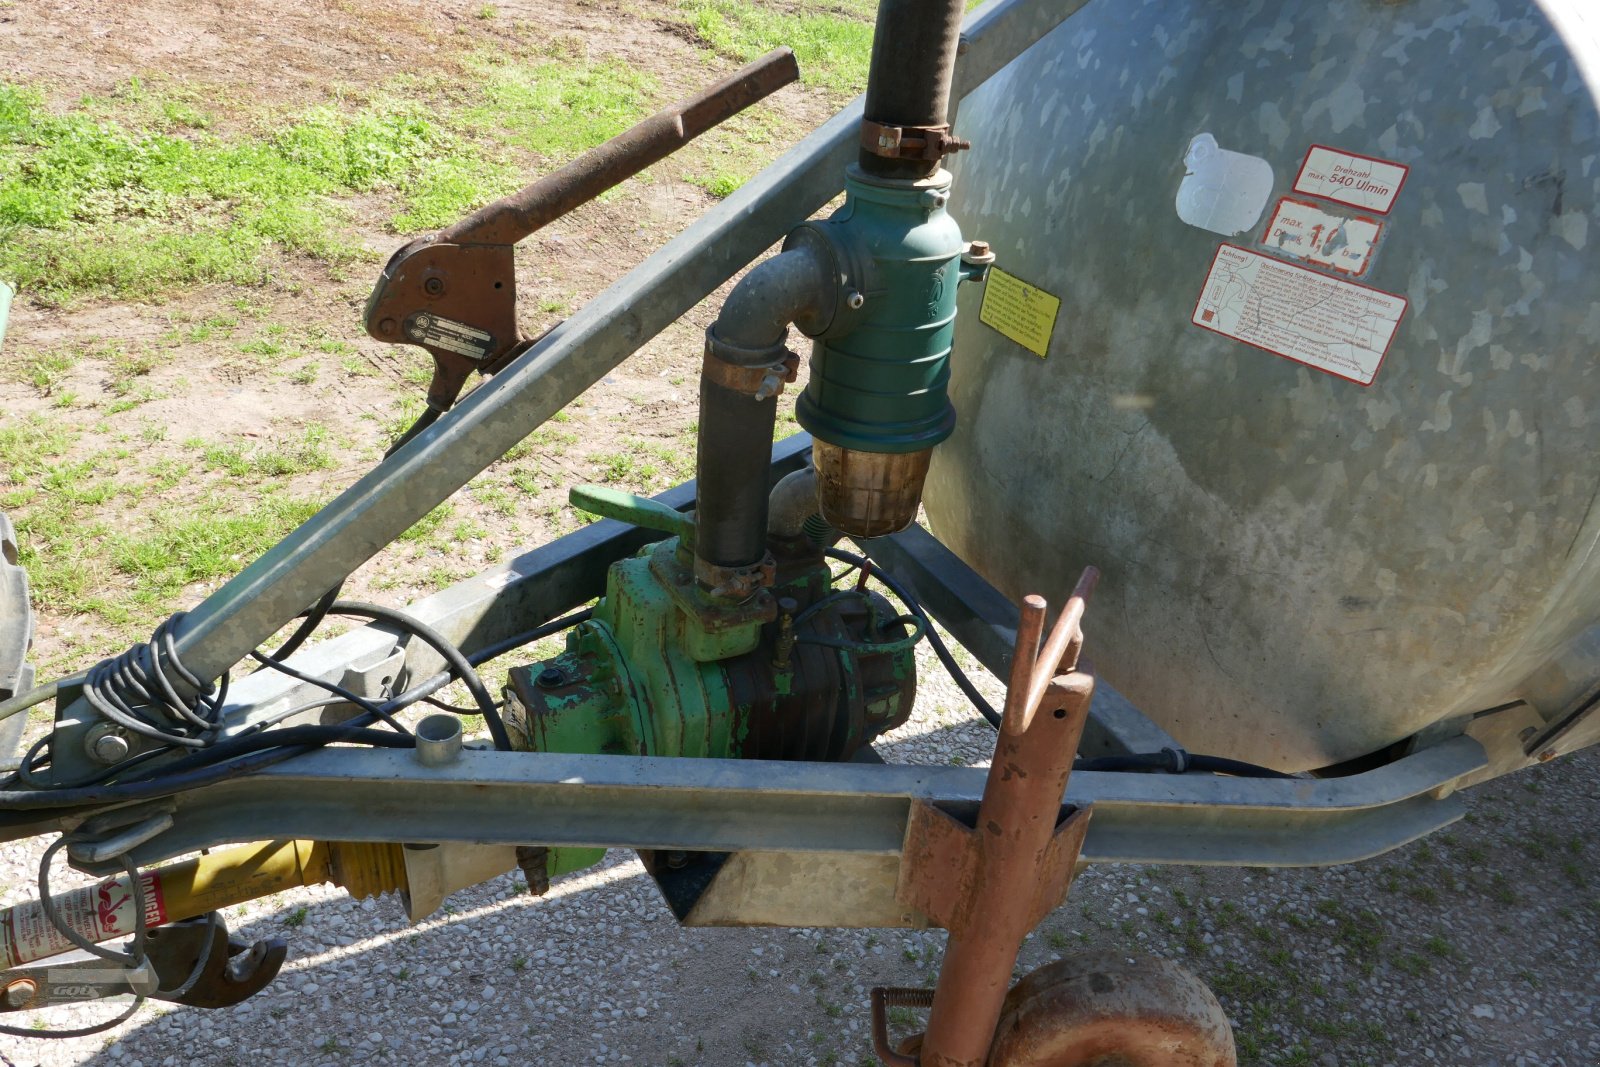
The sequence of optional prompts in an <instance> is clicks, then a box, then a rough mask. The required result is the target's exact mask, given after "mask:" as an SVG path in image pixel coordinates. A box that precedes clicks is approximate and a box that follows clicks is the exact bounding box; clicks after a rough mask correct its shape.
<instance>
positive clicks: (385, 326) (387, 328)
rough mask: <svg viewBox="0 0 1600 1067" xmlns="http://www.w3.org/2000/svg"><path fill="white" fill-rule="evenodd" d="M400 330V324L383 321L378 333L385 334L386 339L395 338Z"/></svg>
mask: <svg viewBox="0 0 1600 1067" xmlns="http://www.w3.org/2000/svg"><path fill="white" fill-rule="evenodd" d="M399 328H400V324H399V323H397V322H395V321H394V320H393V319H383V320H382V321H380V322H379V323H378V332H379V333H381V334H383V336H385V337H393V336H394V334H395V331H396V330H398V329H399Z"/></svg>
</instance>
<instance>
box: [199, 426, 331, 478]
mask: <svg viewBox="0 0 1600 1067" xmlns="http://www.w3.org/2000/svg"><path fill="white" fill-rule="evenodd" d="M203 455H204V458H205V462H206V464H207V466H209V467H211V468H212V469H214V470H220V471H224V472H226V473H228V474H230V475H232V476H233V477H235V478H248V477H250V476H252V475H261V476H264V477H268V478H282V477H285V476H288V475H292V474H303V473H305V472H307V471H318V470H327V469H328V468H329V467H331V466H333V455H332V454H331V453H330V452H329V450H328V431H327V429H326V428H324V427H322V426H316V425H313V426H308V427H307V428H306V431H305V433H304V434H303V435H302V436H301V438H300V440H298V441H291V442H287V443H284V444H281V445H266V446H259V445H258V446H255V447H246V446H245V445H243V444H241V443H239V442H217V443H214V444H208V445H206V446H205V447H204V450H203Z"/></svg>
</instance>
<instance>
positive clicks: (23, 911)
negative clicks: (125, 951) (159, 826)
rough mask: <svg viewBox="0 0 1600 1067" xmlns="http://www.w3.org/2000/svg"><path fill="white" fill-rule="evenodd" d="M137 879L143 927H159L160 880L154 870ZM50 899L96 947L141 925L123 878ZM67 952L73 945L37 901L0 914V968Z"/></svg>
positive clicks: (162, 910) (163, 911)
mask: <svg viewBox="0 0 1600 1067" xmlns="http://www.w3.org/2000/svg"><path fill="white" fill-rule="evenodd" d="M139 881H140V883H141V884H142V885H143V887H144V925H145V926H147V927H149V926H160V925H161V924H162V923H164V922H166V921H167V907H166V900H165V899H164V896H163V894H162V891H161V882H160V880H159V879H158V878H157V877H156V875H155V873H154V872H153V871H146V872H144V873H143V874H141V875H139ZM52 900H53V901H54V904H55V910H56V915H57V916H58V917H59V918H60V919H61V921H62V922H63V923H65V924H66V925H67V926H70V927H71V928H72V929H73V930H75V931H76V932H77V933H78V934H79V935H81V936H82V937H85V938H87V939H88V940H90V941H93V942H96V943H98V942H101V941H114V940H116V939H118V938H123V937H127V936H128V935H130V934H132V933H133V931H134V927H135V926H136V925H137V924H138V922H139V916H138V915H137V913H136V912H135V910H134V906H133V904H134V900H133V889H132V887H131V886H130V884H129V882H128V876H127V875H122V876H120V877H117V878H109V879H107V880H106V881H103V882H100V883H99V884H97V885H86V886H84V887H82V888H81V889H71V890H68V891H67V892H65V893H60V894H57V895H56V896H55V897H53V898H52ZM71 948H73V944H72V942H71V941H69V940H68V939H67V938H66V936H65V935H63V934H62V933H61V931H60V930H58V929H56V926H55V924H54V923H52V922H51V921H50V919H49V917H48V916H46V915H45V913H44V908H43V907H42V906H41V905H40V904H39V902H38V901H36V900H30V901H25V902H23V903H21V904H18V905H16V906H15V907H12V908H8V909H6V911H5V912H3V913H0V970H4V969H5V968H8V967H16V966H19V965H20V964H24V963H32V962H33V961H34V960H42V959H48V958H49V957H51V956H55V955H59V954H60V953H63V952H66V951H68V950H70V949H71Z"/></svg>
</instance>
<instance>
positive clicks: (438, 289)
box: [422, 278, 444, 296]
mask: <svg viewBox="0 0 1600 1067" xmlns="http://www.w3.org/2000/svg"><path fill="white" fill-rule="evenodd" d="M422 288H423V290H424V291H425V292H427V294H428V295H429V296H438V295H440V294H441V293H443V292H444V279H443V278H429V279H428V280H427V281H425V282H423V283H422Z"/></svg>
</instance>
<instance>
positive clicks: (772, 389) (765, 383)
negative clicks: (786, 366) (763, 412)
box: [756, 371, 783, 400]
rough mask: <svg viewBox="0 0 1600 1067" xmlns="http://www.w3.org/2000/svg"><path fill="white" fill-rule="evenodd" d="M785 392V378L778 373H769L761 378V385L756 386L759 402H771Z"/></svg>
mask: <svg viewBox="0 0 1600 1067" xmlns="http://www.w3.org/2000/svg"><path fill="white" fill-rule="evenodd" d="M781 392H783V378H782V377H780V376H779V375H778V372H777V371H769V372H768V373H766V374H765V375H763V376H762V378H761V384H760V385H758V386H756V399H757V400H771V399H772V398H773V397H775V396H777V395H778V394H779V393H781Z"/></svg>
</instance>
